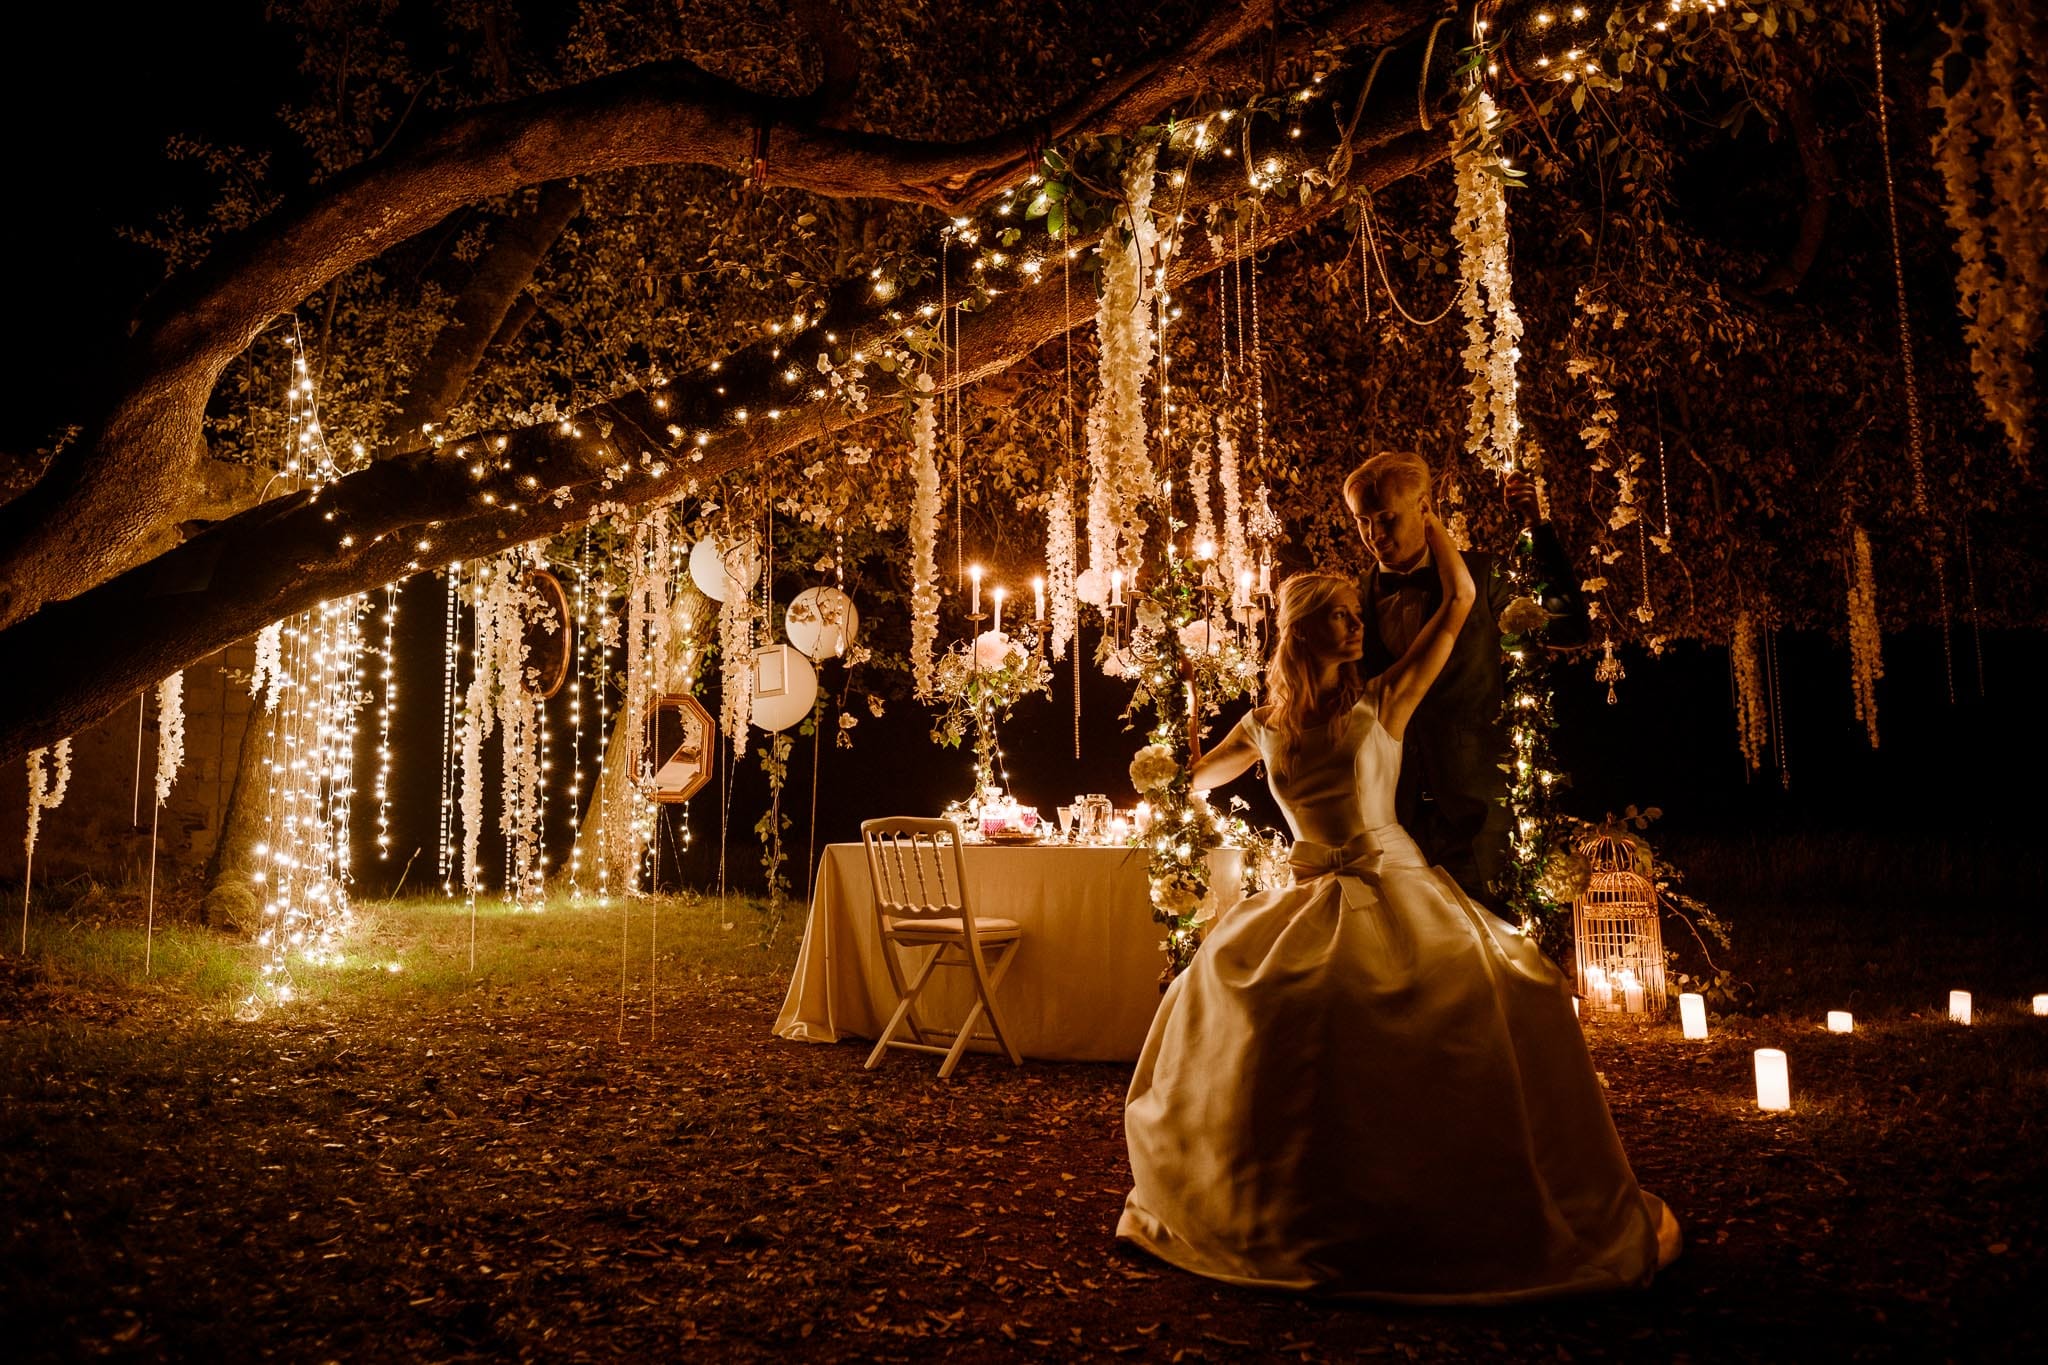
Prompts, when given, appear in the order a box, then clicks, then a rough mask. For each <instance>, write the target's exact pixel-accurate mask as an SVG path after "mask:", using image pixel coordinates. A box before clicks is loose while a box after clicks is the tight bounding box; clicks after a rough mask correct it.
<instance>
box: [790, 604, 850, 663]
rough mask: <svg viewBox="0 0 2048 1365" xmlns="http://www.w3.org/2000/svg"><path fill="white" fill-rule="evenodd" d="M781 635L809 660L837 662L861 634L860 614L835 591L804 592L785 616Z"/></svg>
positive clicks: (791, 605)
mask: <svg viewBox="0 0 2048 1365" xmlns="http://www.w3.org/2000/svg"><path fill="white" fill-rule="evenodd" d="M782 633H783V634H784V635H786V636H788V637H789V642H790V643H791V644H793V645H795V646H796V647H797V648H798V649H799V650H802V651H803V652H804V654H806V655H807V656H809V657H810V658H813V659H832V658H840V657H843V656H844V655H845V653H846V651H847V650H849V649H851V648H853V642H854V639H855V638H856V637H857V636H859V634H860V611H859V609H858V608H856V607H855V606H854V605H853V599H852V598H851V597H848V596H847V595H846V594H845V593H843V592H841V591H839V589H837V588H805V589H804V590H803V591H802V592H800V593H798V594H797V595H796V597H795V599H794V600H793V601H791V602H790V604H789V610H788V611H787V612H786V613H784V615H783V618H782Z"/></svg>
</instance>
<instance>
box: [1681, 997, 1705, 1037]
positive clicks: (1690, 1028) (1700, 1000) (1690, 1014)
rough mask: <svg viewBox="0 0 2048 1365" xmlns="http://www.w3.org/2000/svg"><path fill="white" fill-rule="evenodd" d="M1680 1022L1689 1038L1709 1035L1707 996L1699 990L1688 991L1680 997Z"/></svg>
mask: <svg viewBox="0 0 2048 1365" xmlns="http://www.w3.org/2000/svg"><path fill="white" fill-rule="evenodd" d="M1678 1022H1679V1024H1680V1026H1681V1027H1683V1028H1684V1030H1685V1036H1686V1037H1688V1038H1704V1037H1706V1036H1707V998H1706V997H1705V996H1703V995H1701V994H1699V993H1698V992H1697V991H1686V992H1685V993H1684V994H1682V995H1680V996H1679V997H1678Z"/></svg>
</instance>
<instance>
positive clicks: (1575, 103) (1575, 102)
mask: <svg viewBox="0 0 2048 1365" xmlns="http://www.w3.org/2000/svg"><path fill="white" fill-rule="evenodd" d="M1585 111H1586V87H1585V86H1583V85H1575V86H1573V87H1572V112H1573V113H1575V114H1583V113H1584V112H1585Z"/></svg>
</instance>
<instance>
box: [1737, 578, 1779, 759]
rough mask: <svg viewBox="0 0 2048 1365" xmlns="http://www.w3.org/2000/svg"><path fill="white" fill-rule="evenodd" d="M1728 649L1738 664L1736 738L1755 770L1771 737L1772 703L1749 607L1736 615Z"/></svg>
mask: <svg viewBox="0 0 2048 1365" xmlns="http://www.w3.org/2000/svg"><path fill="white" fill-rule="evenodd" d="M1728 652H1729V655H1730V661H1731V662H1732V663H1733V664H1734V668H1735V739H1736V742H1737V743H1739V744H1740V745H1741V746H1742V757H1743V758H1744V759H1745V760H1746V761H1747V762H1748V763H1749V766H1750V769H1751V770H1752V771H1754V770H1755V769H1757V768H1760V767H1762V766H1763V761H1764V746H1766V745H1767V744H1769V743H1770V741H1771V703H1770V699H1769V698H1768V697H1766V696H1765V695H1764V671H1763V667H1762V665H1761V664H1760V663H1759V662H1758V661H1757V654H1756V623H1755V622H1754V621H1752V620H1750V619H1749V613H1748V612H1746V611H1745V612H1742V613H1741V614H1739V615H1738V616H1736V618H1735V635H1734V638H1733V639H1731V640H1730V641H1729V643H1728Z"/></svg>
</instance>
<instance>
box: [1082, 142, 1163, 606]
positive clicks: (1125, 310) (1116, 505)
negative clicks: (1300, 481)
mask: <svg viewBox="0 0 2048 1365" xmlns="http://www.w3.org/2000/svg"><path fill="white" fill-rule="evenodd" d="M1158 161H1159V146H1158V144H1157V143H1151V144H1148V145H1146V146H1144V147H1141V148H1139V149H1137V150H1136V151H1135V152H1133V153H1132V154H1131V159H1130V161H1129V162H1128V163H1126V165H1125V167H1124V202H1125V204H1126V206H1127V208H1128V210H1129V214H1130V217H1129V227H1130V239H1129V240H1128V241H1127V242H1124V243H1123V244H1122V245H1121V247H1120V248H1117V247H1111V246H1107V245H1105V248H1104V250H1103V253H1102V297H1101V299H1100V300H1099V301H1098V303H1097V306H1096V313H1095V325H1096V331H1097V334H1098V336H1099V339H1100V342H1101V348H1100V351H1101V355H1100V371H1099V372H1100V376H1101V383H1100V386H1099V389H1098V391H1097V395H1096V404H1097V405H1098V406H1099V407H1101V408H1102V410H1103V421H1102V457H1101V461H1100V466H1099V468H1096V469H1094V470H1093V472H1094V473H1095V477H1096V478H1097V479H1098V480H1102V481H1103V482H1104V483H1105V484H1106V493H1107V502H1106V504H1105V515H1106V517H1107V520H1108V523H1109V525H1110V526H1111V527H1112V528H1113V529H1114V533H1115V535H1116V538H1117V543H1116V559H1115V563H1116V564H1132V565H1135V564H1137V563H1139V562H1140V561H1142V560H1143V558H1144V551H1145V512H1144V505H1145V501H1146V500H1147V499H1148V498H1151V497H1153V496H1155V495H1156V494H1157V493H1158V491H1159V480H1158V474H1157V471H1155V470H1154V469H1153V467H1152V455H1151V451H1150V449H1149V448H1148V434H1149V429H1148V426H1147V424H1146V420H1145V377H1146V375H1147V374H1148V373H1149V372H1150V371H1151V368H1152V360H1153V340H1154V339H1153V334H1152V307H1151V305H1152V288H1151V284H1152V277H1151V271H1152V264H1153V260H1154V257H1155V255H1156V254H1157V251H1158V246H1159V232H1158V229H1157V228H1155V227H1154V226H1153V225H1152V179H1153V172H1154V170H1155V169H1156V167H1157V165H1158ZM1115 240H1116V238H1115V237H1114V236H1113V235H1112V236H1111V237H1109V238H1108V239H1106V241H1107V242H1114V241H1115ZM1093 463H1094V462H1093V461H1091V465H1092V464H1093ZM1090 506H1091V508H1092V506H1093V490H1091V497H1090ZM1089 529H1090V541H1091V544H1090V546H1089V548H1090V550H1091V552H1092V551H1093V550H1094V548H1095V547H1094V545H1093V543H1092V542H1093V539H1094V535H1093V532H1094V525H1093V518H1091V524H1090V528H1089ZM1090 567H1100V565H1099V564H1096V563H1091V565H1090Z"/></svg>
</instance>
